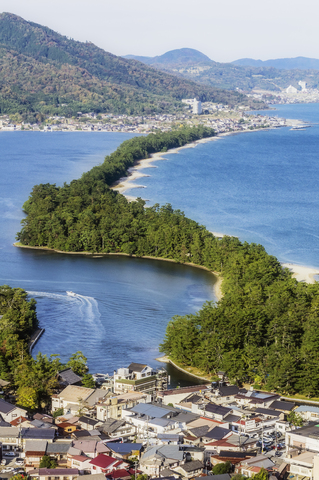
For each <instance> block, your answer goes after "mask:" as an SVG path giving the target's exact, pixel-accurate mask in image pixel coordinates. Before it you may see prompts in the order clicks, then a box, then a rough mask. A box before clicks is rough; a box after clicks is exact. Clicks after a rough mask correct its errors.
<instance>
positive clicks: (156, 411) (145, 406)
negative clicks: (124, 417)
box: [131, 403, 169, 418]
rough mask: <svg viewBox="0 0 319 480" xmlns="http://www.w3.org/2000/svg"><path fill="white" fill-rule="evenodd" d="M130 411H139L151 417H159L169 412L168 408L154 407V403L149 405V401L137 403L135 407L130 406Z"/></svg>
mask: <svg viewBox="0 0 319 480" xmlns="http://www.w3.org/2000/svg"><path fill="white" fill-rule="evenodd" d="M131 412H134V413H139V414H141V415H147V416H148V417H152V418H156V417H158V418H161V417H164V416H165V415H167V414H169V410H167V409H166V408H162V407H156V406H155V405H150V404H149V403H138V404H137V405H135V407H133V408H131Z"/></svg>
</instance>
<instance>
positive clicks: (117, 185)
mask: <svg viewBox="0 0 319 480" xmlns="http://www.w3.org/2000/svg"><path fill="white" fill-rule="evenodd" d="M298 122H299V123H301V120H294V119H288V118H287V119H286V125H283V126H282V127H289V126H292V125H297V124H298ZM282 127H271V126H270V127H266V128H255V129H253V130H240V131H233V132H223V133H217V134H216V135H214V136H213V137H206V138H201V139H200V140H196V141H195V142H192V143H188V144H186V145H183V146H182V147H177V148H171V149H170V150H167V151H166V152H156V153H152V154H151V156H150V157H149V158H143V159H142V160H138V161H137V162H136V165H134V166H133V167H130V168H128V169H127V176H125V177H121V178H120V179H119V180H117V181H116V182H114V183H113V184H112V185H111V186H110V188H111V189H112V190H115V191H117V192H119V193H121V194H122V195H124V196H125V197H126V198H127V200H128V201H129V202H132V201H134V200H136V198H137V197H135V196H134V195H125V192H126V190H130V189H132V188H146V187H145V185H136V184H135V183H132V182H134V181H135V180H138V179H139V178H143V177H149V176H150V175H148V174H146V173H142V172H140V170H143V169H144V168H158V167H157V166H156V165H152V163H153V162H156V161H158V160H167V158H165V155H171V154H174V153H178V152H179V151H180V150H183V149H186V148H195V147H196V146H197V145H200V144H202V143H208V142H214V141H217V140H219V139H220V138H223V137H227V136H231V135H240V134H241V133H253V132H261V131H267V130H276V129H277V128H282ZM143 200H145V201H147V199H143ZM221 236H223V235H222V234H221Z"/></svg>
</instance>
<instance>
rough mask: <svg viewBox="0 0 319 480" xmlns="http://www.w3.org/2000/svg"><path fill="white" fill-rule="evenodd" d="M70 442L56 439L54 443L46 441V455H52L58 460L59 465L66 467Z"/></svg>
mask: <svg viewBox="0 0 319 480" xmlns="http://www.w3.org/2000/svg"><path fill="white" fill-rule="evenodd" d="M71 444H72V442H71V441H69V442H66V441H65V440H63V441H56V442H54V443H48V444H47V448H46V455H48V456H49V457H54V458H55V459H56V461H57V462H58V466H59V467H61V468H62V467H67V466H68V465H67V460H68V451H69V449H70V446H71Z"/></svg>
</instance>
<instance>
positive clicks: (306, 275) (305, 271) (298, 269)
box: [282, 263, 319, 283]
mask: <svg viewBox="0 0 319 480" xmlns="http://www.w3.org/2000/svg"><path fill="white" fill-rule="evenodd" d="M282 266H283V267H284V268H288V269H289V270H290V271H291V272H292V273H293V275H292V276H293V277H294V278H295V279H296V280H298V282H306V283H315V281H316V280H315V278H314V276H315V275H319V268H311V267H303V266H302V265H296V264H293V263H282Z"/></svg>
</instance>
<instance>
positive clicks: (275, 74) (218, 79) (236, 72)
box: [130, 49, 319, 93]
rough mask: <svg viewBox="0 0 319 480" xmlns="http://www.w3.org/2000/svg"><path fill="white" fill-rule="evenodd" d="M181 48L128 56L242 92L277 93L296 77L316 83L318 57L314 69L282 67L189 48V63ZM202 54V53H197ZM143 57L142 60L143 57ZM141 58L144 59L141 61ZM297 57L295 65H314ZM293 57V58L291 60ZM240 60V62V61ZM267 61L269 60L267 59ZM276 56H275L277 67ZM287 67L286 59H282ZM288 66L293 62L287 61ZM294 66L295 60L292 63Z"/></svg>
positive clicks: (315, 86) (314, 84)
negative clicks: (216, 56) (232, 59)
mask: <svg viewBox="0 0 319 480" xmlns="http://www.w3.org/2000/svg"><path fill="white" fill-rule="evenodd" d="M183 50H184V49H177V50H172V51H170V52H166V54H163V55H159V56H156V57H134V56H133V55H130V58H133V57H134V58H136V60H137V59H138V58H139V59H140V61H142V62H143V61H146V62H147V64H148V65H151V66H153V67H154V68H157V69H159V70H161V71H164V72H167V73H173V74H174V75H177V76H179V77H183V78H187V79H190V80H194V81H196V82H198V83H201V84H203V85H210V86H212V87H216V88H224V89H229V90H237V89H240V90H241V91H243V92H245V93H250V92H251V91H252V90H254V89H259V90H268V91H272V92H274V93H276V92H280V91H281V90H283V89H285V88H287V87H288V86H289V85H293V86H295V87H296V88H299V86H298V82H299V81H300V80H302V81H305V82H306V83H307V84H308V86H309V87H310V88H318V85H319V60H318V70H316V69H314V68H313V69H308V70H305V69H302V68H301V67H300V68H299V69H288V68H286V67H285V66H284V65H283V66H282V68H276V67H275V66H273V65H270V64H269V65H267V64H266V63H267V61H266V62H263V61H261V60H252V63H254V62H255V64H254V65H248V64H247V65H246V64H244V63H245V62H246V61H247V63H249V62H250V60H251V59H242V60H237V61H235V62H230V63H220V62H215V61H214V60H210V59H209V58H208V57H207V56H206V55H205V57H206V58H207V60H205V61H204V60H203V59H202V58H200V56H199V55H198V54H201V52H198V51H197V50H192V49H189V50H192V51H193V52H196V53H197V54H196V55H195V54H194V55H193V57H192V58H193V59H194V61H193V63H191V61H190V59H191V57H190V56H189V58H188V60H187V61H183V58H184V54H183ZM172 52H173V53H174V55H170V61H165V56H166V55H167V54H171V53H172ZM201 55H204V54H201ZM145 58H146V60H145ZM143 59H144V60H143ZM298 59H299V65H304V66H307V65H310V63H307V62H306V60H309V61H310V60H312V63H311V65H312V66H314V65H317V64H316V63H315V60H316V59H307V58H306V57H297V59H295V60H296V61H297V60H298ZM285 60H286V61H288V60H289V59H282V61H285ZM292 60H293V59H292ZM241 62H242V63H243V64H241ZM269 62H271V61H269ZM280 65H281V63H280V59H278V66H280ZM286 65H287V66H288V62H286ZM291 65H293V64H292V63H291ZM295 65H297V63H295Z"/></svg>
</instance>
